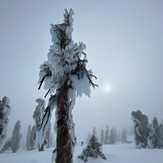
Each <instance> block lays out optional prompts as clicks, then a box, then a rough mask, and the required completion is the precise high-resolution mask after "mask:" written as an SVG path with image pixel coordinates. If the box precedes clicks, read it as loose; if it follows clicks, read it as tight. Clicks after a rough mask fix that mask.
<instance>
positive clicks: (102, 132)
mask: <svg viewBox="0 0 163 163" xmlns="http://www.w3.org/2000/svg"><path fill="white" fill-rule="evenodd" d="M100 142H101V144H103V143H104V130H103V128H102V129H101V136H100Z"/></svg>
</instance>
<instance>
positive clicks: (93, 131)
mask: <svg viewBox="0 0 163 163" xmlns="http://www.w3.org/2000/svg"><path fill="white" fill-rule="evenodd" d="M96 133H97V132H96V127H93V130H92V134H94V135H96Z"/></svg>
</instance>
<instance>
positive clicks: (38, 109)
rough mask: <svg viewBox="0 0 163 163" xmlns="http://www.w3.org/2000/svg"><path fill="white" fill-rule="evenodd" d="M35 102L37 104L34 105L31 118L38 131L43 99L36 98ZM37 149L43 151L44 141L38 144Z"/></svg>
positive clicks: (43, 103) (41, 116)
mask: <svg viewBox="0 0 163 163" xmlns="http://www.w3.org/2000/svg"><path fill="white" fill-rule="evenodd" d="M36 102H37V104H38V105H37V106H36V109H35V111H34V113H33V119H34V121H35V124H36V131H38V130H39V129H40V127H41V123H42V118H43V112H44V109H45V100H43V99H41V98H38V99H36ZM39 151H44V143H43V144H41V145H39Z"/></svg>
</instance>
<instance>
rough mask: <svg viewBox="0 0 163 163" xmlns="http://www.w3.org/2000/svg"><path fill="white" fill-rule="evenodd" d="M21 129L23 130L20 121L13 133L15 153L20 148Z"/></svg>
mask: <svg viewBox="0 0 163 163" xmlns="http://www.w3.org/2000/svg"><path fill="white" fill-rule="evenodd" d="M20 129H21V125H20V120H18V121H17V122H16V124H15V126H14V130H13V133H12V140H11V150H12V152H13V153H16V152H17V151H18V149H19V148H20V139H21V138H22V134H21V133H20Z"/></svg>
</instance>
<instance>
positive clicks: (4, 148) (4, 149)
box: [0, 138, 12, 153]
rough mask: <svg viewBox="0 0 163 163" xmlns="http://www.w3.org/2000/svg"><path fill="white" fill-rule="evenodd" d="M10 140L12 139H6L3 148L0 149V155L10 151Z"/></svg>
mask: <svg viewBox="0 0 163 163" xmlns="http://www.w3.org/2000/svg"><path fill="white" fill-rule="evenodd" d="M11 140H12V138H8V139H7V140H6V142H5V145H4V146H3V148H2V149H1V151H0V153H3V152H5V151H7V150H10V149H11Z"/></svg>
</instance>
